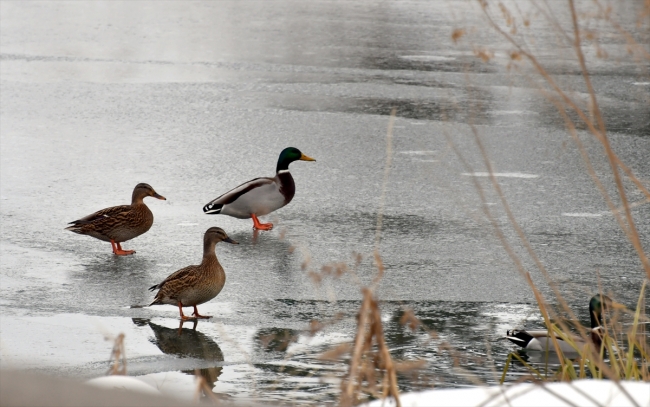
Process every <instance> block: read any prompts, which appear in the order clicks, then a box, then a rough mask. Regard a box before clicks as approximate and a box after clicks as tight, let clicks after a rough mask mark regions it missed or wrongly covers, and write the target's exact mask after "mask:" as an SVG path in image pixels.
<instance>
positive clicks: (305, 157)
mask: <svg viewBox="0 0 650 407" xmlns="http://www.w3.org/2000/svg"><path fill="white" fill-rule="evenodd" d="M300 159H301V160H302V161H316V160H314V159H313V158H311V157H309V156H307V155H304V154H302V155H301V156H300Z"/></svg>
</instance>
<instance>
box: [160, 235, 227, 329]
mask: <svg viewBox="0 0 650 407" xmlns="http://www.w3.org/2000/svg"><path fill="white" fill-rule="evenodd" d="M221 241H224V242H228V243H232V244H239V243H237V242H235V241H234V240H232V239H231V238H229V237H228V235H227V234H226V232H224V231H223V229H221V228H218V227H211V228H210V229H208V230H207V231H206V232H205V235H204V236H203V260H202V261H201V264H199V265H198V266H187V267H185V268H182V269H180V270H178V271H176V272H174V273H172V274H171V275H170V276H169V277H167V278H166V279H165V281H163V282H162V283H160V284H156V285H154V286H152V287H150V288H149V290H151V291H154V290H160V291H158V293H157V294H156V298H155V299H154V300H153V302H152V303H151V304H150V305H159V304H169V305H176V306H178V310H179V311H180V313H181V320H184V321H185V320H188V319H196V318H211V317H209V316H204V315H200V314H199V310H198V309H196V306H197V305H199V304H203V303H204V302H208V301H210V300H211V299H213V298H214V297H216V296H217V294H219V293H220V292H221V289H222V288H223V285H224V284H225V283H226V273H224V271H223V267H221V264H219V260H217V255H216V253H215V251H214V248H215V246H216V245H217V243H219V242H221ZM183 307H194V314H192V315H193V316H194V317H186V316H185V315H183Z"/></svg>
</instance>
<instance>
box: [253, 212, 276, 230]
mask: <svg viewBox="0 0 650 407" xmlns="http://www.w3.org/2000/svg"><path fill="white" fill-rule="evenodd" d="M251 219H253V229H258V230H271V229H273V224H272V223H261V222H260V220H259V219H257V216H255V214H253V215H251Z"/></svg>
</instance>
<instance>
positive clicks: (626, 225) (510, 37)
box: [445, 0, 650, 380]
mask: <svg viewBox="0 0 650 407" xmlns="http://www.w3.org/2000/svg"><path fill="white" fill-rule="evenodd" d="M479 3H480V5H481V7H482V9H483V12H484V14H485V16H486V17H487V20H488V22H489V24H490V25H491V26H492V28H493V29H495V31H497V32H498V33H499V34H500V35H502V36H503V37H504V38H505V39H506V40H507V41H508V42H510V43H511V44H512V45H513V46H514V47H515V48H516V51H513V52H511V58H512V59H513V61H516V60H519V59H521V58H522V56H523V57H525V58H526V59H527V60H528V61H529V62H530V63H531V64H532V65H533V67H534V68H535V69H536V71H537V73H538V74H539V75H540V76H541V77H542V78H543V79H544V80H545V81H546V83H547V84H548V85H549V86H550V87H551V89H552V90H553V92H554V94H556V95H557V98H556V97H555V96H552V95H550V94H549V93H548V92H546V91H544V89H542V92H543V93H544V94H545V95H546V96H547V98H548V99H549V100H551V101H552V102H553V103H554V104H555V105H556V107H557V109H558V111H559V112H560V114H561V115H562V116H563V117H564V119H565V121H566V122H567V128H568V129H569V133H570V134H571V136H572V138H573V139H574V141H575V142H576V144H577V146H578V149H579V150H580V152H581V154H582V157H583V159H584V160H585V163H586V164H587V167H588V171H589V173H590V175H591V176H592V179H594V182H595V183H596V185H597V186H598V188H599V190H600V191H601V194H602V195H603V197H604V198H605V201H606V202H607V204H608V206H609V208H610V210H611V212H612V214H613V215H614V216H615V218H616V220H617V222H618V223H619V225H620V227H621V229H622V230H623V231H624V232H625V234H626V236H627V237H628V239H629V241H630V242H631V243H632V245H633V247H634V248H635V250H636V252H637V254H638V256H639V258H640V260H641V263H642V265H643V268H644V270H645V272H646V274H647V276H648V277H650V262H649V261H648V257H647V256H646V254H645V252H644V250H643V247H642V246H641V243H640V237H639V234H638V231H637V230H636V227H635V224H634V220H633V218H632V215H631V207H632V205H630V204H629V203H628V200H627V196H626V194H625V190H624V187H623V183H622V179H621V176H620V174H619V173H618V169H619V167H620V169H622V171H623V172H624V173H625V174H626V175H627V176H628V177H629V178H630V179H631V180H632V181H633V183H634V184H635V185H636V186H637V188H638V189H639V190H640V191H641V192H642V193H644V194H645V195H646V200H648V198H650V196H649V194H648V190H647V189H646V188H645V187H644V186H643V184H642V183H641V182H640V181H639V180H638V179H637V178H636V177H635V176H634V175H633V174H632V172H631V170H630V169H629V168H628V167H627V166H625V165H624V164H623V163H622V162H621V160H620V159H619V158H618V157H617V156H616V154H615V153H614V152H613V150H612V148H611V145H610V144H609V140H608V138H607V133H606V128H605V123H604V119H603V116H602V114H601V111H600V108H599V106H598V102H597V98H596V94H595V90H594V88H593V86H592V85H591V79H590V76H589V71H588V70H587V66H586V62H585V58H584V54H583V53H582V40H581V37H580V27H579V24H578V19H577V13H576V11H575V5H574V2H573V0H568V5H569V8H570V11H571V21H572V31H573V38H571V37H570V36H569V35H568V34H567V33H566V32H564V30H563V29H562V27H561V26H560V25H559V23H558V22H557V20H556V19H555V18H554V17H550V16H549V14H548V13H546V11H543V13H542V14H544V15H545V16H546V17H547V19H548V20H549V21H551V23H552V24H553V26H554V27H555V29H556V30H557V31H558V33H560V34H561V35H562V37H563V38H564V39H565V40H567V41H568V42H569V43H571V45H572V47H573V48H574V50H575V53H576V57H577V59H578V61H579V64H580V70H581V73H582V76H583V78H584V81H585V84H586V86H587V91H588V93H589V97H590V112H589V113H590V116H591V117H593V118H594V120H592V119H590V117H588V116H587V114H586V113H585V112H584V111H582V110H581V109H580V108H579V107H578V105H577V103H575V102H574V101H573V100H571V98H570V97H569V96H568V95H567V94H566V93H565V92H564V91H563V90H562V89H561V88H560V87H559V85H558V84H557V83H556V82H555V80H554V79H553V78H552V77H551V76H550V74H549V73H548V72H547V71H546V70H545V69H544V68H543V67H542V65H541V64H540V63H539V61H538V60H537V58H536V57H535V56H534V55H533V54H532V53H531V52H529V51H527V50H526V47H525V46H524V43H521V42H518V41H517V40H515V38H514V35H516V33H517V30H516V26H515V23H514V17H513V15H512V13H510V11H509V10H508V9H507V8H506V7H505V6H504V5H503V3H498V5H499V8H500V11H501V13H502V15H503V17H504V19H505V21H506V22H505V24H506V26H508V27H509V28H510V32H509V33H508V32H506V30H504V29H503V28H501V27H500V26H499V25H498V24H497V23H496V22H495V20H494V19H493V18H492V16H491V14H490V12H489V11H488V2H487V0H479ZM649 3H650V2H649ZM545 4H546V5H547V8H549V7H548V4H547V3H545ZM515 5H516V4H515ZM535 5H536V6H537V3H535ZM517 8H518V7H517ZM537 8H538V9H539V10H542V9H541V7H539V6H537ZM549 12H551V10H550V8H549ZM520 14H521V12H520ZM551 14H552V12H551ZM525 25H527V24H525ZM457 32H458V30H455V31H454V32H453V33H452V40H454V41H457V40H458V38H459V37H460V36H457V35H456V33H457ZM627 38H628V40H629V38H631V37H629V36H628V37H627ZM489 54H490V51H489V50H483V52H482V53H480V55H477V57H479V58H482V59H484V60H485V59H486V58H485V57H484V56H485V55H489ZM487 59H488V60H489V58H487ZM558 98H559V99H558ZM567 108H568V109H570V110H573V111H575V112H576V114H577V115H578V117H579V118H580V119H581V120H582V121H583V122H584V123H585V124H586V126H587V128H588V130H589V131H590V133H591V134H592V135H594V136H595V138H596V139H597V140H598V141H599V142H600V143H601V144H602V145H603V147H604V150H605V154H606V156H607V159H608V161H609V163H610V168H611V170H612V173H613V175H614V180H615V184H616V188H617V191H618V194H619V197H620V199H621V202H622V205H621V209H619V208H617V207H616V205H615V204H614V202H613V200H612V199H611V198H610V197H609V195H608V194H607V192H606V190H605V188H604V186H603V184H602V182H601V181H600V179H599V178H598V176H597V175H596V173H595V171H594V170H593V167H592V165H591V162H590V160H589V157H588V155H587V153H586V150H585V148H584V146H583V145H582V144H581V142H580V140H579V138H578V137H577V132H576V128H575V125H574V124H573V121H572V120H571V119H570V117H569V115H568V113H567V111H566V110H567ZM594 121H595V122H594ZM470 126H471V128H472V132H473V134H474V140H475V142H476V144H477V146H478V148H479V151H480V153H481V155H482V157H483V161H484V163H485V165H486V167H487V169H488V174H490V182H491V185H492V187H493V188H494V190H495V191H496V193H497V195H498V196H499V198H500V200H501V204H502V206H503V208H504V209H505V211H506V214H507V217H508V221H509V222H510V224H511V225H512V226H513V228H514V229H515V231H516V232H517V236H518V238H519V239H520V240H521V242H522V243H523V245H524V247H525V248H526V249H527V251H528V254H529V255H530V256H531V258H532V259H533V260H534V262H535V265H536V267H537V268H538V269H539V270H540V271H541V272H542V275H543V276H544V278H545V279H546V281H547V282H548V283H549V285H550V287H551V288H552V290H553V292H554V294H555V296H556V298H557V299H558V300H559V302H560V304H561V306H562V308H564V309H565V310H566V311H567V312H568V313H569V314H570V316H571V319H572V320H573V321H576V322H575V323H574V324H573V325H575V326H576V327H578V328H579V329H578V330H579V333H580V336H581V337H582V338H583V339H585V340H586V339H587V334H586V331H585V329H583V328H582V327H581V326H580V324H578V323H577V318H576V317H575V315H574V314H573V313H572V311H571V309H570V307H569V306H568V304H567V303H566V301H564V299H563V297H562V296H561V295H560V292H559V290H558V289H557V286H556V284H555V282H554V281H553V280H552V279H551V278H550V275H549V274H548V272H547V270H546V269H545V267H544V266H543V264H542V263H541V261H540V260H539V258H538V257H537V255H536V254H535V252H534V250H533V249H532V246H531V245H530V243H529V242H528V240H527V238H526V236H525V234H524V232H523V230H522V229H521V227H520V226H519V224H518V223H517V222H516V220H515V218H514V216H513V214H512V211H511V210H510V206H509V204H508V203H507V201H506V199H505V196H504V194H503V192H502V191H501V188H500V185H499V184H498V182H497V180H496V178H495V177H494V175H493V174H494V171H493V169H492V166H491V163H490V160H489V157H488V155H487V153H486V149H485V148H484V146H483V144H482V141H481V138H480V136H479V134H478V131H477V130H476V127H475V126H474V125H473V124H472V123H470ZM445 136H446V137H447V141H448V144H449V145H450V146H451V147H452V149H453V150H454V152H455V153H456V155H457V156H458V157H459V159H460V160H461V163H462V164H463V166H465V168H466V170H468V171H469V172H472V169H471V166H470V165H469V163H468V162H467V161H466V160H465V159H464V157H463V155H462V154H461V153H460V151H458V149H457V148H456V146H455V145H454V143H453V142H452V140H451V138H450V137H449V136H448V135H447V134H445ZM474 184H475V187H476V189H477V191H478V193H479V196H480V199H481V202H482V203H483V205H482V208H483V212H484V214H485V215H486V217H487V219H488V221H489V223H490V224H491V225H492V226H493V228H494V230H495V232H496V235H497V237H498V238H499V240H500V241H501V243H502V245H503V247H504V248H505V250H506V252H507V253H508V255H509V256H510V258H511V260H513V262H514V263H515V265H516V267H517V270H518V271H519V272H520V274H521V275H522V276H524V277H525V279H526V281H527V282H528V285H529V287H530V288H531V289H532V291H533V293H534V294H535V297H536V300H537V302H538V304H539V308H540V311H541V313H542V316H543V318H544V321H545V323H546V325H547V326H548V327H549V330H550V336H551V340H552V343H553V346H554V348H555V349H556V351H557V353H558V356H559V359H560V366H561V369H560V372H559V374H560V376H559V378H560V379H565V380H571V379H572V378H575V377H576V372H575V370H574V367H573V364H572V363H573V362H572V361H567V360H566V359H565V358H564V356H563V355H562V353H561V352H559V347H558V344H557V338H562V339H564V340H567V339H568V341H569V342H571V339H569V337H568V336H567V335H566V334H565V332H568V331H569V330H568V326H567V325H566V324H565V323H564V322H563V321H559V328H558V327H555V326H553V325H552V324H551V319H552V318H551V316H552V314H554V312H553V311H552V309H550V308H549V307H548V306H547V304H546V302H545V300H544V298H543V297H542V295H541V292H540V291H539V290H538V289H537V288H536V287H535V284H534V283H533V281H532V278H531V276H530V274H529V272H528V271H527V270H526V269H525V267H524V266H523V262H522V261H521V259H520V258H519V257H518V256H517V255H516V254H515V252H514V250H513V248H512V246H511V245H510V244H509V242H507V240H506V239H505V235H504V233H503V231H502V230H501V228H500V226H499V225H498V224H497V222H496V220H495V218H494V216H493V215H492V214H491V212H490V211H489V209H488V207H487V205H486V203H487V201H486V199H485V194H484V191H483V189H482V186H481V185H480V184H479V183H478V181H477V180H474ZM621 212H623V214H624V217H623V216H621ZM639 306H641V305H640V304H639ZM639 311H640V310H639V309H637V314H638V312H639ZM636 327H638V319H635V322H634V325H633V329H632V332H631V334H628V335H627V337H628V340H629V341H628V342H629V343H630V345H629V346H630V350H633V349H634V346H633V345H632V344H635V343H636V342H637V338H636V337H635V336H636V335H635V332H636ZM607 328H608V327H607V326H605V334H604V338H603V347H601V349H598V350H597V349H592V348H591V347H588V348H587V349H583V350H581V356H582V360H583V361H585V360H587V363H588V365H589V368H590V370H591V371H592V372H593V373H594V374H596V375H602V374H603V373H605V376H606V377H610V378H613V379H616V378H618V377H620V375H621V370H622V369H621V365H623V364H626V366H629V367H628V368H627V369H626V371H627V372H628V376H629V372H630V371H632V370H633V371H635V372H638V371H639V370H640V369H636V367H638V365H637V363H633V361H634V359H633V358H632V357H631V355H632V352H628V355H629V357H627V358H626V359H625V360H623V359H622V358H617V357H615V356H614V357H613V359H614V360H612V361H611V363H610V365H609V366H607V365H605V364H604V363H603V356H604V355H603V353H604V351H605V348H607V351H608V352H609V354H610V355H616V354H615V353H614V350H615V348H616V349H618V347H617V345H615V344H616V343H618V341H617V340H616V339H617V333H616V332H615V331H614V332H613V336H609V335H608V334H607ZM576 349H577V348H576ZM638 349H639V350H640V352H641V353H642V357H641V365H642V366H647V357H645V355H647V352H646V350H647V344H644V345H642V346H640V347H639V348H638ZM583 366H584V365H583V363H581V364H580V369H581V373H580V375H581V376H582V375H583V374H584V372H585V370H584V369H583ZM506 370H507V367H506ZM646 370H647V369H646ZM504 374H505V370H504ZM648 375H649V374H648V373H647V372H644V373H643V374H641V375H640V376H641V377H642V378H645V377H647V376H648ZM636 377H639V375H638V374H636Z"/></svg>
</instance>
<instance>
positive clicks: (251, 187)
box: [203, 147, 316, 230]
mask: <svg viewBox="0 0 650 407" xmlns="http://www.w3.org/2000/svg"><path fill="white" fill-rule="evenodd" d="M298 160H302V161H316V160H314V159H313V158H311V157H308V156H306V155H304V154H303V153H302V152H301V151H300V150H298V149H297V148H294V147H287V148H285V149H284V150H282V152H281V153H280V157H278V164H277V166H276V168H275V177H273V178H270V177H262V178H255V179H252V180H250V181H248V182H245V183H243V184H241V185H240V186H238V187H236V188H234V189H231V190H230V191H228V192H226V193H225V194H223V195H221V196H219V197H218V198H216V199H214V200H212V201H210V202H209V203H208V204H206V205H205V206H204V207H203V212H205V213H206V214H207V215H216V214H222V215H229V216H232V217H235V218H239V219H248V218H251V219H253V228H255V229H259V230H270V229H272V228H273V224H272V223H260V221H259V219H258V216H264V215H268V214H269V213H271V212H273V211H275V210H278V209H280V208H282V207H283V206H285V205H286V204H288V203H289V202H291V200H292V199H293V196H294V195H295V193H296V186H295V184H294V182H293V177H292V176H291V173H290V172H289V164H291V163H292V162H294V161H298Z"/></svg>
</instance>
